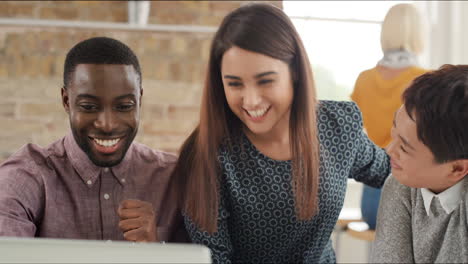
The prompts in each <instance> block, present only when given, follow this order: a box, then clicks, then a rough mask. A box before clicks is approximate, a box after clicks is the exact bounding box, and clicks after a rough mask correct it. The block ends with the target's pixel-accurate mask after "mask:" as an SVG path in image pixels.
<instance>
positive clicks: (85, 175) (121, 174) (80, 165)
mask: <svg viewBox="0 0 468 264" xmlns="http://www.w3.org/2000/svg"><path fill="white" fill-rule="evenodd" d="M133 145H134V144H133V143H132V144H131V145H130V147H129V148H128V150H127V153H126V154H125V157H124V158H123V160H122V161H121V162H120V163H119V164H117V165H115V166H114V167H110V168H109V170H110V171H111V172H112V174H113V175H114V176H115V177H116V178H117V180H118V182H119V183H121V184H122V183H123V181H122V179H125V178H126V177H127V175H128V172H129V169H130V166H131V164H132V162H131V160H132V156H133V149H134V146H133ZM65 150H66V152H67V154H68V156H69V157H70V162H71V164H72V166H73V168H74V169H75V170H76V172H77V173H78V175H79V176H80V178H81V179H82V180H83V182H84V183H85V184H87V185H89V186H92V185H93V184H94V183H95V182H96V181H97V178H98V176H99V174H100V173H101V171H103V170H105V169H106V168H105V167H99V166H96V165H95V164H94V163H93V162H92V161H91V160H90V159H89V157H88V155H86V153H85V152H84V151H83V150H82V149H81V148H80V146H78V144H77V143H76V141H75V138H74V137H73V133H72V132H70V133H68V135H66V136H65Z"/></svg>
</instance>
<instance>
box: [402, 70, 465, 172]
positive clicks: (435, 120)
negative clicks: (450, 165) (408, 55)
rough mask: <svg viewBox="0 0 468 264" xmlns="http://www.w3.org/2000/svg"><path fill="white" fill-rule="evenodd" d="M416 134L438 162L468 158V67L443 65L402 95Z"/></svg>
mask: <svg viewBox="0 0 468 264" xmlns="http://www.w3.org/2000/svg"><path fill="white" fill-rule="evenodd" d="M402 97H403V98H402V99H403V103H404V105H405V108H406V111H407V112H408V114H409V115H410V117H411V118H412V119H413V120H414V121H415V122H416V127H417V135H418V138H419V140H421V141H422V142H423V143H424V144H425V145H426V146H428V147H429V149H430V150H431V151H432V153H433V154H434V157H435V161H436V162H438V163H444V162H448V161H453V160H457V159H468V65H448V64H447V65H443V66H442V67H440V68H439V69H438V70H436V71H432V72H429V73H426V74H423V75H421V76H419V77H418V78H416V79H415V80H414V81H413V82H412V84H411V85H410V87H409V88H408V89H407V90H406V91H405V92H404V93H403V96H402Z"/></svg>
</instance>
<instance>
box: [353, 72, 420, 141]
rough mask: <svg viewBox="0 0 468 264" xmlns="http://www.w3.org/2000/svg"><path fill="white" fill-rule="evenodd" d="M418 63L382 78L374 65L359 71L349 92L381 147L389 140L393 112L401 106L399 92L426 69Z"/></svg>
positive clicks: (369, 131)
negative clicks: (388, 77)
mask: <svg viewBox="0 0 468 264" xmlns="http://www.w3.org/2000/svg"><path fill="white" fill-rule="evenodd" d="M426 72H427V70H425V69H422V68H419V67H414V66H412V67H408V68H407V69H406V70H404V71H403V72H401V73H400V74H399V75H398V76H396V77H394V78H392V79H387V80H386V79H383V78H382V75H381V74H380V73H379V72H378V71H377V69H376V68H375V67H374V68H372V69H370V70H366V71H363V72H361V74H359V77H358V79H357V80H356V85H355V86H354V91H353V93H352V94H351V99H352V100H353V101H355V102H356V103H357V105H358V106H359V108H360V109H361V112H362V117H363V122H364V128H365V129H366V130H367V134H368V136H369V138H370V139H371V140H372V141H373V142H374V143H375V144H377V145H379V146H380V147H382V148H384V147H386V146H387V145H388V143H390V140H391V136H390V131H391V128H392V124H393V116H394V114H395V112H396V111H397V110H398V108H399V107H400V106H401V104H402V101H401V95H402V93H403V91H404V90H405V89H406V88H407V87H408V86H409V85H410V84H411V82H412V81H413V79H415V78H416V77H418V76H419V75H422V74H424V73H426Z"/></svg>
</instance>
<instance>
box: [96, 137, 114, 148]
mask: <svg viewBox="0 0 468 264" xmlns="http://www.w3.org/2000/svg"><path fill="white" fill-rule="evenodd" d="M119 141H120V138H116V139H111V140H105V139H97V138H95V139H94V142H96V143H98V144H99V145H101V146H104V147H112V146H114V145H115V144H117V142H119Z"/></svg>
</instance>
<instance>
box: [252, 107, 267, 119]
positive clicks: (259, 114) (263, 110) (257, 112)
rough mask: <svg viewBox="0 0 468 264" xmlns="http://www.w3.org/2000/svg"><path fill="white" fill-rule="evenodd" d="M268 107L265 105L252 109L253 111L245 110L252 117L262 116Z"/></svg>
mask: <svg viewBox="0 0 468 264" xmlns="http://www.w3.org/2000/svg"><path fill="white" fill-rule="evenodd" d="M268 108H269V107H265V108H263V109H259V110H254V111H247V113H249V115H250V116H252V117H255V118H256V117H262V116H263V115H264V114H265V113H266V111H267V110H268Z"/></svg>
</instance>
